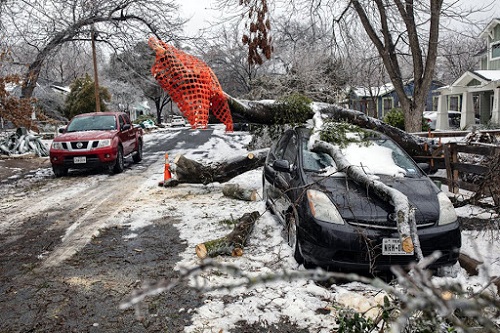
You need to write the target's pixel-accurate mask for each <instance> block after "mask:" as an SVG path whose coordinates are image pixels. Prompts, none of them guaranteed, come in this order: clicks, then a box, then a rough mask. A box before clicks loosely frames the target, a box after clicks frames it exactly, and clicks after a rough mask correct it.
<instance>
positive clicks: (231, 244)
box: [195, 211, 260, 259]
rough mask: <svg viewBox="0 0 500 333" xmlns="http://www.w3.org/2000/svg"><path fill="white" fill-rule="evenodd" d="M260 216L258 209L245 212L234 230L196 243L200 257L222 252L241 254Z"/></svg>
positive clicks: (233, 254) (212, 255) (216, 254)
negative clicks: (222, 235) (219, 236)
mask: <svg viewBox="0 0 500 333" xmlns="http://www.w3.org/2000/svg"><path fill="white" fill-rule="evenodd" d="M259 217H260V213H259V212H257V211H254V212H252V213H245V214H243V216H242V217H240V218H239V220H238V223H237V224H236V225H235V226H234V229H233V231H231V232H230V233H229V234H228V235H226V236H224V237H221V238H218V239H214V240H211V241H208V242H204V243H200V244H198V245H196V248H195V251H196V255H197V256H198V258H200V259H205V258H206V257H215V256H218V255H221V254H226V255H232V256H241V255H242V254H243V248H244V247H245V245H246V243H247V240H248V237H249V236H250V234H251V233H252V231H253V228H254V226H255V222H256V221H257V220H258V219H259Z"/></svg>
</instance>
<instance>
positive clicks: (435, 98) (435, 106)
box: [427, 96, 439, 111]
mask: <svg viewBox="0 0 500 333" xmlns="http://www.w3.org/2000/svg"><path fill="white" fill-rule="evenodd" d="M438 103H439V96H432V110H427V111H435V110H437V109H438Z"/></svg>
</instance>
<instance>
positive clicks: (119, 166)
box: [113, 146, 125, 173]
mask: <svg viewBox="0 0 500 333" xmlns="http://www.w3.org/2000/svg"><path fill="white" fill-rule="evenodd" d="M123 169H125V165H124V163H123V148H122V146H118V154H117V155H116V160H115V165H114V166H113V172H114V173H121V172H123Z"/></svg>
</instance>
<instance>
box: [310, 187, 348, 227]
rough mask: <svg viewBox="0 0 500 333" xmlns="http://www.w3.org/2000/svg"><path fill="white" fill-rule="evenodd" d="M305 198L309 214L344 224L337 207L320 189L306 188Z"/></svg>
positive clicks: (330, 221)
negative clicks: (307, 202) (309, 210)
mask: <svg viewBox="0 0 500 333" xmlns="http://www.w3.org/2000/svg"><path fill="white" fill-rule="evenodd" d="M307 199H308V201H309V208H310V209H311V214H312V215H313V216H314V217H315V218H316V219H318V220H321V221H324V222H329V223H335V224H344V219H343V218H342V216H341V215H340V213H339V211H338V209H337V207H335V205H334V204H333V202H332V201H331V200H330V198H328V196H327V195H326V194H325V193H324V192H321V191H316V190H307Z"/></svg>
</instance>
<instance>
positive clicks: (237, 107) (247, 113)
mask: <svg viewBox="0 0 500 333" xmlns="http://www.w3.org/2000/svg"><path fill="white" fill-rule="evenodd" d="M227 97H228V103H229V108H230V109H231V113H232V115H233V119H237V121H239V122H250V123H256V124H264V125H273V124H276V121H277V120H278V119H280V118H279V117H276V112H279V108H278V107H277V104H275V103H269V102H259V101H242V100H238V99H235V98H232V97H231V96H227ZM319 112H320V113H321V114H325V115H327V116H328V117H329V118H330V119H333V120H336V121H339V122H340V121H344V122H348V123H351V124H354V125H357V126H359V127H362V128H366V129H372V130H377V131H379V132H382V133H384V134H385V135H387V136H389V137H390V138H391V139H393V140H394V141H396V142H397V143H398V144H399V145H400V146H401V147H402V148H403V149H404V150H405V151H406V152H407V153H408V154H409V155H410V156H429V155H431V154H432V148H433V147H432V145H431V144H430V142H429V141H428V140H426V139H425V138H422V137H418V136H416V135H412V134H410V133H407V132H405V131H402V130H400V129H399V128H396V127H393V126H391V125H389V124H386V123H384V122H383V121H381V120H379V119H376V118H372V117H369V116H367V115H365V114H364V113H363V112H360V111H357V110H351V109H345V108H342V107H339V106H336V105H333V104H325V106H324V107H322V108H321V109H320V110H319Z"/></svg>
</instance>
